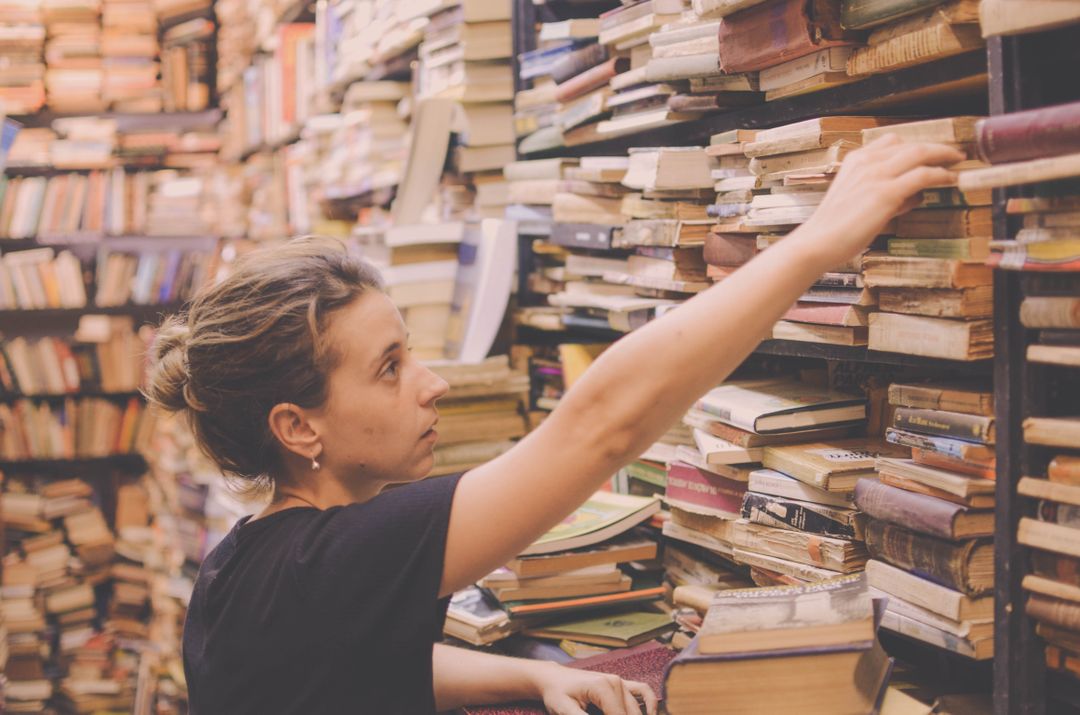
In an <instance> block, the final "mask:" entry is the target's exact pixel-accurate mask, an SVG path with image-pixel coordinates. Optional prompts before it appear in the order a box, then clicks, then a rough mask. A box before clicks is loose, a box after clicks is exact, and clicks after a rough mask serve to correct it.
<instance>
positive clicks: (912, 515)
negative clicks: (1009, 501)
mask: <svg viewBox="0 0 1080 715" xmlns="http://www.w3.org/2000/svg"><path fill="white" fill-rule="evenodd" d="M855 505H856V506H857V507H858V508H859V509H860V510H861V511H863V512H865V513H866V514H868V515H870V516H871V517H873V518H875V519H881V520H883V521H887V522H891V523H893V524H898V525H900V526H904V527H906V528H908V529H911V530H913V531H917V532H919V533H922V534H929V535H930V536H937V537H940V538H943V539H949V540H950V541H961V540H964V539H970V538H976V537H980V536H992V535H993V533H994V513H993V512H991V511H974V510H971V509H968V508H967V507H964V506H961V505H959V504H954V503H952V502H948V501H944V500H942V499H935V498H934V497H931V496H926V495H923V494H915V493H913V492H907V491H904V490H903V489H897V488H895V487H891V486H888V485H886V484H881V483H880V482H877V481H874V480H871V479H860V480H859V483H858V484H856V485H855Z"/></svg>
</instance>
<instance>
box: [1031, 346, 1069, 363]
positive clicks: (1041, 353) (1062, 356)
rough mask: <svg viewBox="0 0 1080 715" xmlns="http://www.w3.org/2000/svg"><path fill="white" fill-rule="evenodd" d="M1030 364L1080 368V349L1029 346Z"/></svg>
mask: <svg viewBox="0 0 1080 715" xmlns="http://www.w3.org/2000/svg"><path fill="white" fill-rule="evenodd" d="M1027 359H1028V362H1035V363H1043V364H1046V365H1065V366H1068V367H1080V347H1070V346H1066V345H1028V349H1027Z"/></svg>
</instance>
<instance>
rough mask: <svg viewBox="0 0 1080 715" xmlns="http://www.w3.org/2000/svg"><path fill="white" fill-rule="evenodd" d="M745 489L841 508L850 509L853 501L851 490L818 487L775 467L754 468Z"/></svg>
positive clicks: (853, 494) (853, 496) (853, 495)
mask: <svg viewBox="0 0 1080 715" xmlns="http://www.w3.org/2000/svg"><path fill="white" fill-rule="evenodd" d="M747 489H748V491H751V492H755V493H757V494H769V495H772V496H778V497H785V498H787V499H797V500H799V501H807V502H813V503H814V504H824V505H826V506H835V507H840V508H843V509H850V508H852V507H853V506H854V503H855V492H853V491H851V492H830V491H827V490H825V489H818V488H817V487H815V486H813V485H812V484H807V483H806V482H802V481H799V480H798V479H795V478H794V477H789V476H788V475H786V474H784V473H783V472H778V471H776V470H775V469H755V470H754V471H753V472H750V478H749V481H748V482H747Z"/></svg>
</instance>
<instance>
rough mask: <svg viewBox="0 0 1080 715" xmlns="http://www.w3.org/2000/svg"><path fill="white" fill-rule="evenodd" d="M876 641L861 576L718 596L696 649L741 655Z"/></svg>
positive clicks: (707, 614)
mask: <svg viewBox="0 0 1080 715" xmlns="http://www.w3.org/2000/svg"><path fill="white" fill-rule="evenodd" d="M873 639H874V610H873V604H872V602H871V599H870V594H869V591H868V590H867V584H866V579H865V578H864V577H863V576H862V575H861V574H858V575H854V576H846V577H841V578H836V579H833V580H831V581H827V582H824V583H819V584H813V585H807V586H789V587H779V588H766V589H762V588H748V589H733V590H730V591H724V592H721V593H718V594H717V595H716V596H715V597H714V598H713V601H712V603H711V604H710V605H709V610H708V612H707V613H706V615H705V619H704V622H703V623H702V625H701V631H700V632H699V634H698V639H697V645H698V650H699V652H701V653H703V654H733V653H739V654H743V655H747V654H751V653H757V652H762V651H766V652H767V651H774V650H780V649H785V650H788V649H798V648H811V647H814V648H820V647H827V646H832V645H841V644H853V643H863V642H866V641H872V640H873Z"/></svg>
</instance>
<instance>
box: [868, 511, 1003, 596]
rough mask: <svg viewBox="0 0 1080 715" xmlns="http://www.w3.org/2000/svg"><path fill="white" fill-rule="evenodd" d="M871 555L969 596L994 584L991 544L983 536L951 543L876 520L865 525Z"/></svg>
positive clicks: (989, 588) (987, 589) (983, 592)
mask: <svg viewBox="0 0 1080 715" xmlns="http://www.w3.org/2000/svg"><path fill="white" fill-rule="evenodd" d="M866 548H867V550H868V551H869V552H870V556H871V558H874V559H879V560H881V561H885V562H887V563H890V564H892V565H893V566H896V567H898V568H902V569H906V570H909V571H911V572H912V573H914V574H916V575H918V576H923V577H925V578H928V579H930V580H931V581H934V582H936V583H939V584H941V585H942V586H947V587H949V588H952V589H955V590H957V591H960V592H961V593H964V594H965V595H968V596H982V595H984V594H987V593H990V591H991V590H992V589H993V587H994V547H993V543H991V542H990V541H989V540H986V539H982V540H980V539H969V540H967V541H962V542H959V543H953V542H951V541H947V540H945V539H938V538H935V537H933V536H927V535H925V534H919V533H917V532H915V531H912V530H910V529H905V528H904V527H901V526H897V525H896V524H890V523H888V522H885V521H881V520H878V519H870V520H868V521H867V524H866Z"/></svg>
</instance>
